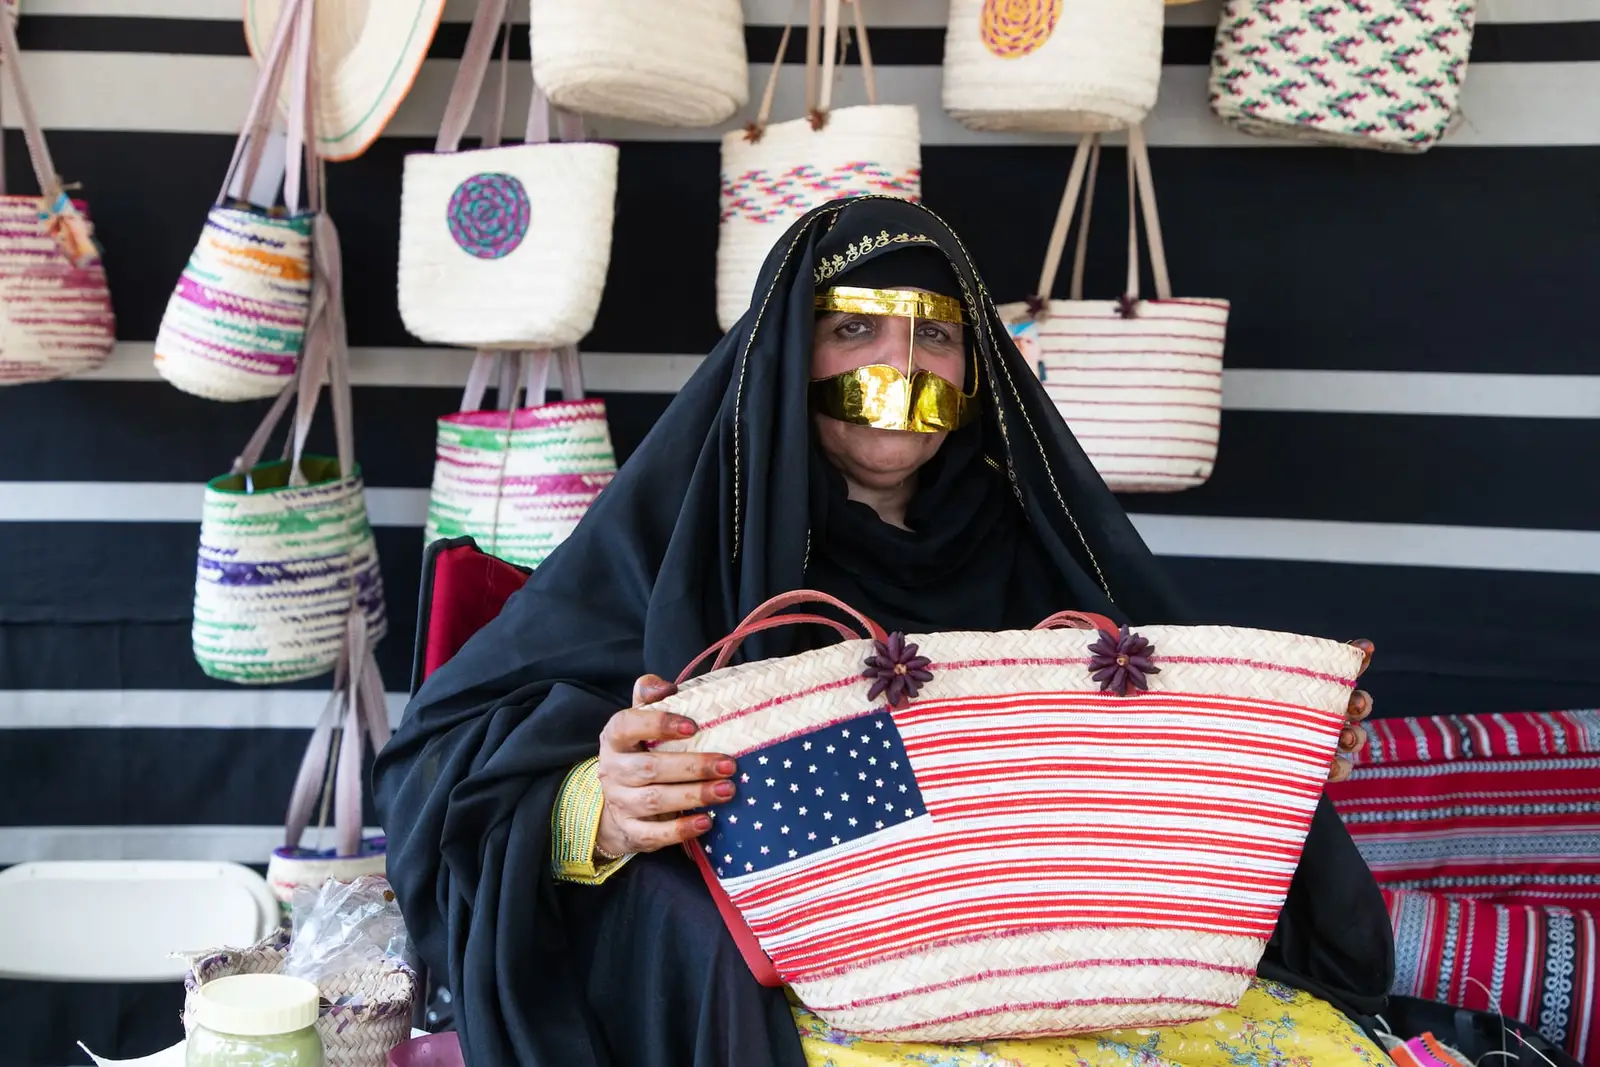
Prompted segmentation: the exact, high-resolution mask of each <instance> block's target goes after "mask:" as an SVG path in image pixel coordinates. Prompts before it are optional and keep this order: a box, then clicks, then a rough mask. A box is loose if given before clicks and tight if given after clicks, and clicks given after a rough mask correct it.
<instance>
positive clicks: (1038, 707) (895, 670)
mask: <svg viewBox="0 0 1600 1067" xmlns="http://www.w3.org/2000/svg"><path fill="white" fill-rule="evenodd" d="M818 602H820V603H824V604H827V605H829V606H831V607H832V608H833V609H835V610H836V611H839V612H842V613H844V614H843V616H841V617H851V618H853V619H854V620H855V621H856V623H857V624H858V625H859V627H860V629H857V628H856V627H853V626H844V625H842V624H841V623H839V622H837V621H834V620H833V619H830V618H824V617H821V616H817V615H804V614H802V615H781V614H778V612H780V611H782V610H783V609H785V608H789V607H793V606H797V605H807V604H811V603H818ZM796 621H809V622H820V623H824V624H826V625H829V626H833V627H835V628H836V629H838V630H839V631H840V632H841V635H849V636H848V638H847V639H846V640H844V641H842V642H840V643H839V644H835V645H832V646H829V647H824V648H819V649H816V650H813V651H809V652H803V653H801V654H799V655H796V656H791V657H787V658H781V659H776V660H767V661H759V662H752V663H744V664H740V665H738V666H731V667H730V666H727V665H726V664H727V662H728V660H729V658H730V657H731V656H732V655H733V653H734V651H735V650H736V649H737V648H738V646H739V643H740V642H742V641H743V640H744V638H745V637H746V636H748V635H749V634H751V633H754V632H756V631H757V630H761V629H766V628H770V627H773V626H780V625H786V624H790V623H793V622H796ZM1055 627H1085V628H1090V629H1089V632H1085V630H1084V629H1056V628H1055ZM1096 629H1098V632H1096ZM862 634H866V635H869V636H868V637H867V638H866V639H863V638H862ZM713 657H715V659H714V664H713V669H712V670H711V672H710V673H708V674H706V675H704V676H702V677H698V678H692V679H690V680H686V679H687V676H689V675H691V674H692V673H693V672H694V670H695V669H696V668H697V667H698V666H699V665H700V663H702V662H705V661H707V660H711V659H712V658H713ZM1123 663H1125V664H1126V665H1125V666H1123V665H1120V664H1123ZM1362 663H1363V653H1362V652H1361V651H1360V650H1359V649H1357V648H1354V647H1352V646H1350V645H1344V644H1339V643H1337V642H1334V641H1328V640H1322V639H1318V638H1313V637H1303V636H1300V635H1297V634H1286V633H1273V632H1269V631H1265V630H1250V629H1238V628H1234V627H1227V626H1199V627H1181V626H1148V627H1139V628H1138V629H1137V630H1136V631H1134V632H1132V633H1129V632H1128V631H1126V630H1123V631H1120V632H1119V631H1117V630H1116V628H1115V626H1114V624H1112V623H1111V622H1110V621H1109V620H1105V619H1103V618H1099V617H1096V616H1087V615H1079V614H1076V613H1062V614H1061V615H1058V616H1053V617H1052V618H1050V619H1047V620H1045V622H1043V623H1041V628H1040V629H1036V630H1033V631H1011V632H1004V633H959V632H957V633H940V634H930V635H926V636H923V635H911V636H903V635H899V634H892V635H885V634H884V633H883V631H882V630H881V629H879V628H878V627H877V625H876V624H875V623H873V622H872V621H871V620H869V619H867V618H865V617H864V616H861V615H859V614H858V613H856V612H854V611H853V610H852V609H850V608H849V607H848V606H847V605H845V604H842V603H840V602H839V601H837V600H834V599H832V598H831V597H827V596H825V595H823V594H820V593H812V592H808V591H800V592H796V593H790V594H786V595H784V596H781V597H777V598H774V599H773V600H771V601H769V602H768V603H767V604H765V605H763V606H762V607H760V608H758V609H757V610H756V611H755V612H753V613H752V614H751V615H750V617H749V618H748V619H746V620H745V622H744V623H743V624H741V626H740V627H739V628H738V629H737V630H735V631H734V633H733V634H731V635H730V636H729V637H728V638H725V639H724V640H723V641H721V642H718V644H717V645H715V646H713V647H712V648H711V649H709V650H708V651H707V653H706V654H705V655H704V656H702V657H700V659H699V660H697V661H696V663H694V664H691V665H690V666H689V668H687V669H686V670H685V672H684V676H685V677H680V679H679V685H680V688H679V690H678V692H677V693H676V694H675V695H673V696H671V697H669V698H668V699H666V700H664V701H662V702H661V703H660V704H659V705H657V706H658V707H659V708H660V710H662V711H664V712H672V713H675V714H680V715H686V716H688V717H689V718H691V719H693V720H694V721H695V722H697V723H698V724H699V725H700V730H699V732H698V733H696V734H695V736H694V737H693V738H691V739H690V740H687V741H681V742H670V743H666V744H662V745H661V746H659V748H660V749H662V750H670V751H701V752H719V753H727V754H728V755H731V756H733V757H734V758H736V759H737V760H738V763H739V769H738V774H737V777H736V784H737V789H738V792H737V793H736V794H735V796H734V798H733V799H732V800H731V801H729V802H728V803H727V804H726V805H722V806H718V807H715V808H712V809H710V810H711V814H712V818H713V822H712V829H711V830H710V832H708V833H707V834H706V835H704V836H703V837H701V838H699V839H697V840H695V841H691V842H689V843H688V845H687V846H686V847H687V848H688V850H689V852H690V854H691V855H692V856H693V857H694V858H695V860H696V862H697V864H698V865H699V866H700V868H701V871H702V873H703V874H704V875H705V877H706V880H707V884H708V885H709V886H710V887H711V889H712V892H713V895H714V896H715V897H716V898H717V899H718V904H719V907H720V908H721V909H722V914H723V917H724V919H725V920H726V921H727V922H728V925H729V928H730V930H731V932H732V933H733V935H734V938H735V940H736V942H737V943H738V944H739V946H740V949H741V951H742V952H743V954H744V956H745V959H746V961H747V962H749V963H750V965H751V967H752V970H754V971H755V973H756V975H757V977H758V979H760V980H761V981H763V982H764V983H766V984H774V985H775V984H780V983H787V984H788V985H789V986H791V987H792V988H793V989H794V992H795V993H796V994H797V995H798V996H799V998H800V999H801V1000H802V1001H803V1002H804V1003H805V1004H806V1006H807V1007H809V1008H810V1009H811V1010H812V1011H814V1012H816V1013H817V1015H819V1016H821V1017H822V1018H823V1019H824V1020H825V1021H826V1022H827V1023H828V1024H829V1025H830V1026H833V1027H835V1028H837V1029H840V1030H843V1031H846V1032H848V1033H853V1034H858V1035H861V1036H864V1037H871V1038H875V1039H880V1040H893V1041H944V1042H966V1041H983V1040H990V1039H999V1038H1005V1037H1014V1036H1023V1035H1045V1034H1068V1033H1078V1032H1091V1031H1097V1030H1104V1029H1110V1028H1115V1027H1145V1026H1167V1025H1175V1024H1179V1023H1184V1022H1190V1021H1195V1020H1200V1019H1205V1018H1209V1017H1210V1016H1212V1015H1214V1014H1216V1013H1217V1012H1219V1011H1223V1010H1226V1009H1228V1008H1231V1007H1233V1006H1235V1005H1237V1003H1238V1001H1239V999H1240V997H1241V996H1243V994H1244V992H1245V989H1246V988H1247V987H1248V985H1249V982H1250V979H1251V977H1252V975H1253V974H1254V972H1255V969H1256V966H1257V964H1258V962H1259V961H1260V958H1261V954H1262V952H1263V950H1264V949H1265V947H1266V943H1267V939H1268V938H1269V937H1270V936H1271V934H1272V931H1273V929H1274V927H1275V925H1276V923H1277V920H1278V913H1279V911H1280V910H1281V908H1282V906H1283V902H1284V898H1285V896H1286V895H1287V893H1288V889H1289V882H1290V879H1291V877H1292V876H1293V874H1294V871H1295V868H1296V866H1297V865H1298V863H1299V856H1300V851H1301V849H1302V847H1303V846H1304V843H1305V838H1306V834H1307V833H1308V831H1309V828H1310V823H1311V817H1312V813H1313V811H1314V809H1315V808H1316V805H1317V801H1318V798H1319V797H1320V796H1321V794H1322V788H1323V784H1324V782H1325V780H1326V778H1327V774H1328V768H1329V765H1330V764H1331V762H1332V760H1333V757H1334V755H1335V752H1336V746H1337V743H1338V737H1339V733H1340V730H1341V729H1342V727H1343V725H1344V715H1345V710H1346V707H1347V704H1348V701H1349V697H1350V693H1351V691H1352V689H1353V687H1354V685H1355V681H1356V677H1357V676H1358V675H1359V673H1360V671H1361V667H1362ZM1107 687H1109V688H1107ZM1122 693H1126V695H1122ZM891 702H893V706H891ZM1223 768H1225V769H1226V773H1219V771H1220V769H1223Z"/></svg>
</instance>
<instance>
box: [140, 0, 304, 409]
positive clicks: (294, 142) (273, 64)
mask: <svg viewBox="0 0 1600 1067" xmlns="http://www.w3.org/2000/svg"><path fill="white" fill-rule="evenodd" d="M305 3H306V0H288V2H286V3H284V4H283V7H282V18H280V20H279V23H278V27H277V29H276V31H275V32H274V36H273V39H272V43H271V45H270V47H269V49H268V52H267V56H266V59H265V60H264V61H263V62H262V65H261V71H260V74H259V75H258V76H257V79H256V88H255V97H254V99H253V100H252V101H251V105H250V109H249V111H248V112H247V114H246V116H245V120H244V124H243V126H242V128H241V132H240V134H239V140H238V143H237V145H236V146H235V148H234V154H233V162H232V163H231V164H230V165H229V167H228V171H227V174H226V176H225V177H224V178H223V181H222V191H221V192H220V193H218V195H217V201H216V204H215V205H214V206H213V207H212V208H211V210H210V212H209V213H208V214H207V216H206V224H205V228H204V229H203V230H202V231H201V234H200V241H199V243H198V244H196V245H195V249H194V253H193V254H192V255H191V256H190V257H189V262H188V265H187V266H185V267H184V269H183V273H182V274H181V275H180V276H179V277H178V284H177V285H176V286H175V287H174V289H173V292H172V297H171V299H169V300H168V301H167V308H166V312H165V313H164V314H163V315H162V316H161V326H160V329H159V330H158V331H157V332H156V343H155V366H156V371H157V373H159V374H160V375H161V376H162V377H163V378H165V379H166V380H167V381H169V382H171V383H172V384H173V385H175V386H177V387H178V388H179V389H182V390H183V391H184V392H186V393H193V394H195V395H196V396H202V397H205V398H207V399H209V400H258V399H261V398H264V397H269V396H274V395H276V394H277V393H278V392H280V391H281V390H282V389H283V387H284V385H285V384H286V383H287V382H288V381H289V379H290V378H291V377H292V376H293V375H294V369H295V361H296V360H297V359H298V358H299V355H300V350H301V348H302V347H303V346H304V344H305V332H306V319H307V316H308V315H309V313H310V307H311V273H312V266H311V261H312V248H311V233H312V223H313V219H314V217H315V214H316V208H315V206H314V205H313V206H309V207H308V209H307V210H302V202H301V196H300V194H301V191H302V184H301V175H300V166H299V160H300V159H301V158H302V157H303V153H304V146H305V145H306V144H308V143H310V142H312V141H314V140H315V137H314V136H309V135H308V132H307V131H308V130H309V129H310V120H309V118H308V117H307V116H305V115H301V116H291V119H292V121H290V123H289V125H288V134H287V137H288V143H287V145H286V148H285V151H286V158H287V160H288V161H289V166H290V168H291V171H292V172H291V173H289V174H288V175H287V176H286V182H285V187H284V206H283V208H282V209H271V210H264V209H263V208H261V207H256V206H252V205H250V204H245V203H242V202H237V201H234V200H232V199H230V197H229V191H230V190H231V189H233V188H234V187H235V185H236V182H242V187H244V188H249V187H250V185H251V184H252V183H253V182H254V181H255V178H256V174H257V170H258V168H259V167H260V165H261V162H262V158H263V153H264V151H265V143H266V141H267V140H268V135H269V130H270V129H271V126H272V122H273V118H274V113H275V108H274V107H273V101H275V100H276V99H277V97H278V93H279V92H280V90H281V88H282V87H283V85H284V84H285V79H299V78H303V79H307V80H308V81H309V80H310V62H311V60H310V55H309V43H310V35H301V36H302V38H303V40H302V41H300V42H296V41H295V40H294V39H293V35H292V34H291V33H289V32H288V31H289V29H290V28H291V26H292V25H294V24H295V22H296V21H297V20H298V18H299V13H300V11H301V10H302V5H303V4H305ZM302 44H304V45H306V46H307V47H301V45H302ZM311 184H312V183H311V182H307V183H305V185H306V188H307V189H308V190H309V187H310V185H311Z"/></svg>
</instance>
